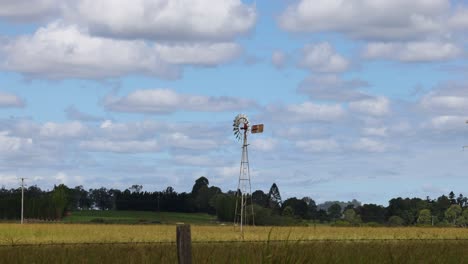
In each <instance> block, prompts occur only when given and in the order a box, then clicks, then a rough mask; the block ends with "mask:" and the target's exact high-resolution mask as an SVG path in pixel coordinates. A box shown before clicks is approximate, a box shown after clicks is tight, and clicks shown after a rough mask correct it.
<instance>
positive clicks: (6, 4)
mask: <svg viewBox="0 0 468 264" xmlns="http://www.w3.org/2000/svg"><path fill="white" fill-rule="evenodd" d="M63 3H64V2H63V1H57V0H2V1H1V2H0V18H4V19H7V20H10V21H18V22H19V21H25V22H31V21H35V20H42V19H44V18H45V17H49V16H51V15H53V14H57V13H59V10H60V6H61V5H62V4H63Z"/></svg>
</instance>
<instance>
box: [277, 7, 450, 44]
mask: <svg viewBox="0 0 468 264" xmlns="http://www.w3.org/2000/svg"><path fill="white" fill-rule="evenodd" d="M449 9H450V1H449V0H433V1H425V0H416V1H406V0H393V1H373V0H349V1H330V0H297V1H294V2H293V3H292V4H291V5H289V6H288V7H287V9H286V10H285V11H284V12H283V13H282V14H281V16H280V18H279V24H280V26H281V27H282V28H283V29H285V30H288V31H298V32H321V31H336V32H341V33H344V34H348V35H350V36H352V37H355V38H365V39H387V40H389V39H413V38H418V37H420V36H422V35H427V34H430V33H434V32H441V31H442V29H443V23H442V22H443V17H442V16H443V15H444V14H446V12H448V11H449Z"/></svg>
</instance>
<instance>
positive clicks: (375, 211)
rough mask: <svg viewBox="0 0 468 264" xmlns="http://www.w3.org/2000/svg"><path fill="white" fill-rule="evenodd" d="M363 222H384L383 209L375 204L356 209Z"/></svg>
mask: <svg viewBox="0 0 468 264" xmlns="http://www.w3.org/2000/svg"><path fill="white" fill-rule="evenodd" d="M356 210H357V211H358V213H359V215H360V216H361V219H362V221H363V222H365V223H368V222H376V223H384V222H385V208H383V207H382V206H380V205H376V204H364V205H362V206H360V207H358V208H357V209H356Z"/></svg>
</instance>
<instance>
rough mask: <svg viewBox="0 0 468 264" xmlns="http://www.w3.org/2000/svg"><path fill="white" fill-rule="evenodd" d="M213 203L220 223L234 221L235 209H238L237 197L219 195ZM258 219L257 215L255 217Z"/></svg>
mask: <svg viewBox="0 0 468 264" xmlns="http://www.w3.org/2000/svg"><path fill="white" fill-rule="evenodd" d="M212 203H213V204H214V207H215V209H216V216H217V217H218V220H220V221H229V222H231V221H233V220H234V214H235V212H234V211H235V208H236V197H235V196H234V195H229V194H223V193H219V194H216V195H215V196H214V197H213V198H212ZM255 218H257V215H255Z"/></svg>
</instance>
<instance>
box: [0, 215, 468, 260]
mask: <svg viewBox="0 0 468 264" xmlns="http://www.w3.org/2000/svg"><path fill="white" fill-rule="evenodd" d="M109 214H112V212H110V213H109ZM100 216H102V215H101V214H100ZM75 217H78V216H76V215H75ZM83 217H84V216H83ZM109 217H111V216H109ZM175 233H176V226H175V225H162V224H158V225H120V224H114V225H107V224H104V225H103V224H92V223H88V224H64V223H62V224H25V225H19V224H7V223H4V224H0V263H2V261H4V262H5V263H48V264H49V263H75V262H76V261H75V260H80V261H79V262H80V263H109V262H112V263H176V261H177V257H176V246H175ZM192 241H193V258H194V263H311V262H313V263H468V251H466V250H465V249H466V248H467V247H468V229H464V228H417V227H407V228H387V227H378V228H372V227H327V226H317V227H274V228H271V227H246V229H245V237H244V240H243V239H242V238H241V236H240V234H239V232H238V228H236V227H234V226H230V225H229V226H215V225H192ZM239 252H242V254H239Z"/></svg>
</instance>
